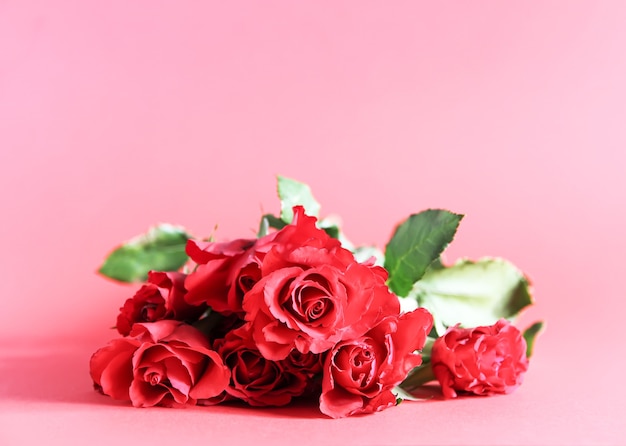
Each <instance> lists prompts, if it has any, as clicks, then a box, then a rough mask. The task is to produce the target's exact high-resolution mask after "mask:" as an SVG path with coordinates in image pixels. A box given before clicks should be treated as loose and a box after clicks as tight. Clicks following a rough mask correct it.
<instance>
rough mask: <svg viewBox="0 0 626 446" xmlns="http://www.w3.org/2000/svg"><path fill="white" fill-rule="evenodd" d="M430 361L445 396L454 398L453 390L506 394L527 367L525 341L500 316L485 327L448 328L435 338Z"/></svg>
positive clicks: (455, 394)
mask: <svg viewBox="0 0 626 446" xmlns="http://www.w3.org/2000/svg"><path fill="white" fill-rule="evenodd" d="M431 361H432V368H433V373H434V375H435V377H436V378H437V380H438V381H439V383H440V384H441V389H442V391H443V395H444V397H446V398H454V397H456V396H457V393H456V392H457V391H463V392H470V393H474V394H476V395H495V394H503V393H510V392H512V391H513V390H515V389H516V388H517V387H519V386H520V384H522V378H523V375H524V373H525V372H526V370H527V369H528V359H527V358H526V341H525V340H524V337H523V336H522V334H521V333H520V331H519V330H518V329H517V328H515V327H514V326H513V325H511V324H510V323H509V322H508V321H506V320H504V319H501V320H499V321H498V322H497V323H496V324H495V325H491V326H488V327H477V328H467V329H466V328H459V327H452V328H450V329H449V330H448V331H447V332H446V334H445V335H443V336H442V337H440V338H438V339H437V340H436V341H435V344H434V345H433V351H432V356H431Z"/></svg>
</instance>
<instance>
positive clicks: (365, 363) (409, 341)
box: [320, 308, 433, 418]
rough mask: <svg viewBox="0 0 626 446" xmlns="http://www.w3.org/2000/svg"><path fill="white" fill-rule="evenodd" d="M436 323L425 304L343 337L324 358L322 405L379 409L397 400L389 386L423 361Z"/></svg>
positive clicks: (353, 410) (334, 412)
mask: <svg viewBox="0 0 626 446" xmlns="http://www.w3.org/2000/svg"><path fill="white" fill-rule="evenodd" d="M432 323H433V318H432V316H431V314H430V313H429V312H428V311H426V310H425V309H423V308H418V309H417V310H415V311H412V312H410V313H405V314H402V315H400V316H389V317H386V318H385V319H383V320H382V321H381V322H380V323H379V324H378V325H376V326H375V327H374V328H372V329H371V330H370V331H369V332H367V333H366V334H364V335H363V336H360V337H358V338H356V339H351V340H345V341H342V342H339V343H338V344H337V345H336V346H335V347H334V348H333V349H332V350H331V351H330V352H329V353H328V356H327V358H326V363H325V364H324V376H323V379H322V395H321V397H320V410H321V411H322V412H323V413H324V414H326V415H328V416H330V417H332V418H342V417H347V416H350V415H356V414H366V413H372V412H377V411H381V410H383V409H386V408H388V407H390V406H393V405H395V404H396V397H395V395H394V394H393V393H392V392H391V389H393V388H394V387H395V386H396V385H398V384H400V383H401V382H402V381H403V380H404V379H405V378H406V377H407V375H408V373H409V372H410V371H411V370H412V369H414V368H415V367H417V366H419V365H420V364H421V363H422V357H421V356H420V355H419V354H417V353H415V351H416V350H420V349H422V348H423V347H424V343H425V342H426V336H427V335H428V332H429V331H430V329H431V327H432Z"/></svg>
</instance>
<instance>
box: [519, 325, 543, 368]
mask: <svg viewBox="0 0 626 446" xmlns="http://www.w3.org/2000/svg"><path fill="white" fill-rule="evenodd" d="M544 327H545V324H544V322H543V321H539V322H535V323H534V324H532V325H531V326H530V327H528V328H527V329H526V330H524V333H523V335H524V339H525V340H526V357H527V358H529V359H530V357H531V356H532V355H533V348H534V347H535V339H537V335H538V334H539V333H541V332H542V331H543V329H544Z"/></svg>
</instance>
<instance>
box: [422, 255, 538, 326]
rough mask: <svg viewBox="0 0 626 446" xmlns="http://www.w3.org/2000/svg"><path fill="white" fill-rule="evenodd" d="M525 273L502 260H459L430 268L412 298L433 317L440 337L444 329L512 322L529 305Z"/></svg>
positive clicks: (530, 299) (529, 298)
mask: <svg viewBox="0 0 626 446" xmlns="http://www.w3.org/2000/svg"><path fill="white" fill-rule="evenodd" d="M529 288H530V287H529V283H528V280H527V279H526V277H525V276H524V274H523V273H522V272H521V271H520V270H518V269H517V268H516V267H515V266H514V265H513V264H512V263H510V262H508V261H506V260H504V259H496V258H484V259H481V260H479V261H477V262H473V261H469V260H461V261H459V262H457V263H456V264H454V265H452V266H450V267H446V268H443V269H430V270H428V271H427V272H426V274H425V275H424V277H422V279H421V280H420V281H419V282H417V283H416V284H415V286H414V287H413V290H412V291H411V295H412V296H414V297H415V298H416V299H417V302H418V304H419V306H420V307H424V308H426V309H428V310H429V311H430V312H431V313H432V314H433V316H434V318H435V329H436V331H437V333H438V335H439V336H441V335H442V334H443V333H444V332H445V330H446V329H447V327H450V326H453V325H456V324H461V325H462V326H464V327H477V326H481V325H492V324H495V323H496V322H497V321H498V320H499V319H501V318H507V319H512V318H514V317H515V316H516V315H517V314H518V313H519V312H520V311H521V310H522V309H524V308H525V307H526V306H528V305H530V304H531V303H532V297H531V294H530V289H529Z"/></svg>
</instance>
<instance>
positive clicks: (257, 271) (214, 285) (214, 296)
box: [185, 234, 273, 315]
mask: <svg viewBox="0 0 626 446" xmlns="http://www.w3.org/2000/svg"><path fill="white" fill-rule="evenodd" d="M272 238H273V234H270V235H268V236H266V237H262V238H260V239H256V240H255V239H238V240H233V241H231V242H223V243H216V242H198V241H196V240H189V241H188V242H187V248H186V251H187V255H189V257H190V258H191V260H193V261H194V262H196V263H197V264H198V268H197V269H196V270H195V271H194V272H192V273H191V274H189V276H188V277H187V280H186V282H185V287H186V288H187V290H188V292H187V295H186V296H185V299H186V300H187V302H189V303H191V304H194V305H199V304H207V305H209V306H210V307H211V308H212V309H213V310H215V311H217V312H218V313H222V314H226V315H228V314H233V313H236V314H242V313H243V309H242V301H243V296H244V294H245V293H246V292H247V291H248V290H250V289H251V288H252V287H253V286H254V285H255V284H256V282H257V281H258V280H259V279H260V278H261V267H260V262H261V259H262V258H263V256H264V255H265V252H267V250H268V249H269V248H270V244H271V240H272Z"/></svg>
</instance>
